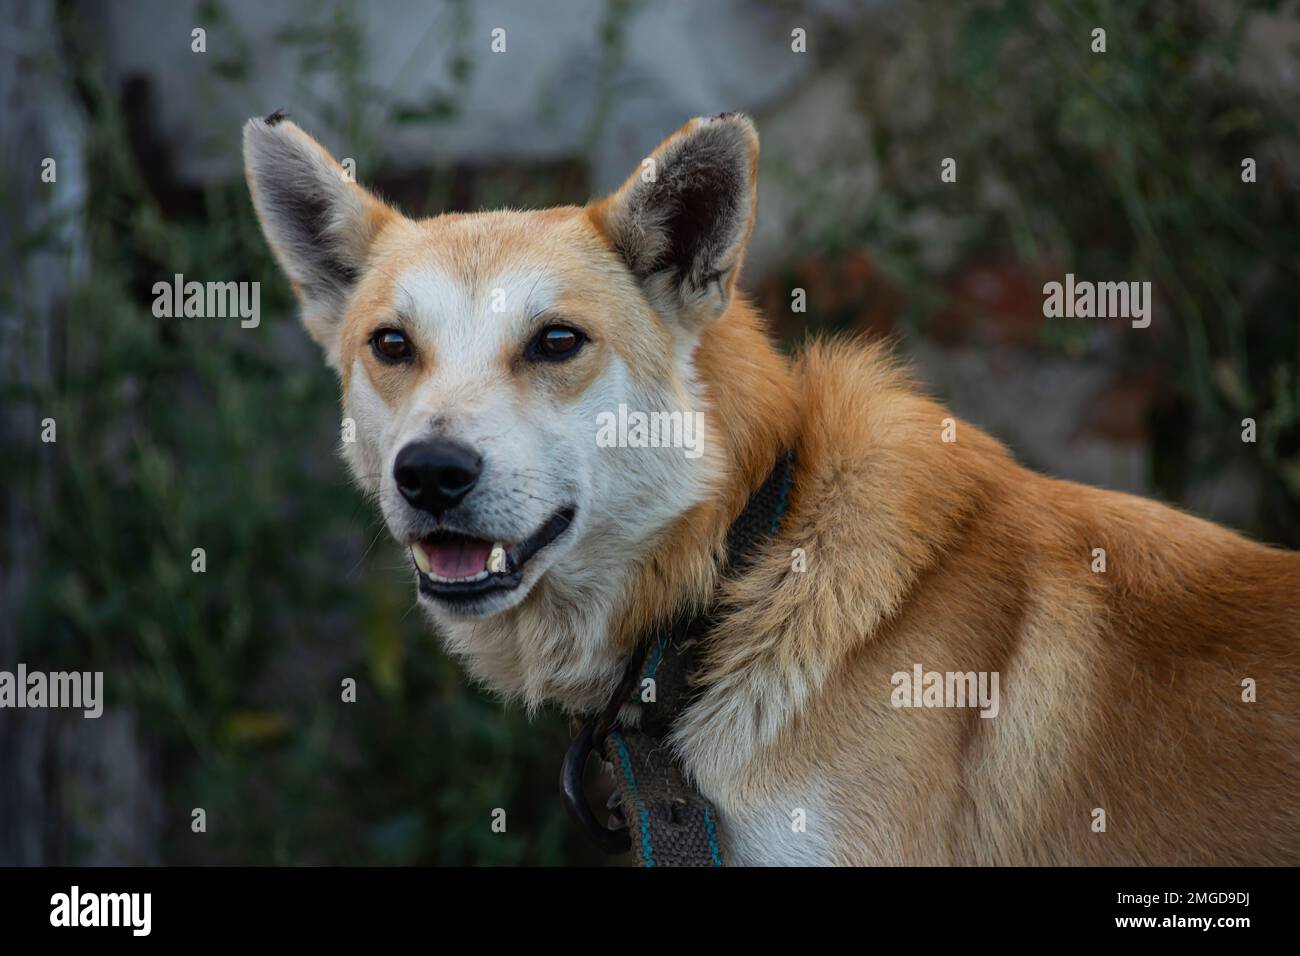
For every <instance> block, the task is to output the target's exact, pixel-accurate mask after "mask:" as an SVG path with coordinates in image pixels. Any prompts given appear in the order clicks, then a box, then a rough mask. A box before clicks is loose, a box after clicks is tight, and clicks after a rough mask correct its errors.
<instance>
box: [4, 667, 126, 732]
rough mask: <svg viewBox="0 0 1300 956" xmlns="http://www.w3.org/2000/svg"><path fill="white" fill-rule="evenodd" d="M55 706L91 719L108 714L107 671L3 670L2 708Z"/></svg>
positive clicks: (20, 668) (21, 668)
mask: <svg viewBox="0 0 1300 956" xmlns="http://www.w3.org/2000/svg"><path fill="white" fill-rule="evenodd" d="M5 707H15V708H23V707H55V708H72V709H73V710H78V709H79V710H81V711H82V716H84V717H88V718H90V719H91V720H94V719H95V718H97V717H99V716H100V715H101V714H102V713H103V712H104V672H103V671H84V672H83V671H54V672H53V673H48V674H47V673H46V672H44V671H29V670H28V669H27V665H26V664H19V665H18V670H17V672H11V671H0V708H5Z"/></svg>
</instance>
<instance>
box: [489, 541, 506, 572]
mask: <svg viewBox="0 0 1300 956" xmlns="http://www.w3.org/2000/svg"><path fill="white" fill-rule="evenodd" d="M487 569H488V570H489V571H491V572H492V573H493V574H501V573H502V572H503V571H505V569H506V549H505V545H503V544H502V543H501V542H500V541H498V542H496V544H494V545H492V553H491V554H489V555H488V561H487Z"/></svg>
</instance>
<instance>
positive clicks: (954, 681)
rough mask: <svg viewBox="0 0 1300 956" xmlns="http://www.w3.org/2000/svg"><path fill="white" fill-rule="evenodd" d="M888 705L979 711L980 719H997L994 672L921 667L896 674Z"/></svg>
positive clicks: (996, 685)
mask: <svg viewBox="0 0 1300 956" xmlns="http://www.w3.org/2000/svg"><path fill="white" fill-rule="evenodd" d="M889 683H890V684H892V685H893V686H894V690H893V692H892V693H891V694H890V695H889V702H890V703H891V704H893V705H894V706H895V707H978V708H979V709H980V716H981V717H987V718H992V717H996V716H997V715H998V709H999V704H998V672H997V671H927V670H925V669H924V668H923V667H921V665H920V664H913V665H912V670H911V671H910V672H909V671H896V672H895V673H894V674H893V675H892V676H891V677H890V678H889Z"/></svg>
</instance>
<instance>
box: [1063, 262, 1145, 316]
mask: <svg viewBox="0 0 1300 956" xmlns="http://www.w3.org/2000/svg"><path fill="white" fill-rule="evenodd" d="M1043 316H1044V317H1046V318H1049V319H1132V320H1133V328H1135V329H1145V328H1146V327H1147V326H1148V325H1150V324H1151V283H1150V282H1089V281H1087V280H1086V279H1085V280H1080V281H1078V282H1076V281H1075V280H1074V273H1073V272H1067V273H1066V274H1065V282H1064V283H1061V282H1048V283H1047V284H1046V285H1044V286H1043Z"/></svg>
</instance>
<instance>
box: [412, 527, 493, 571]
mask: <svg viewBox="0 0 1300 956" xmlns="http://www.w3.org/2000/svg"><path fill="white" fill-rule="evenodd" d="M420 547H422V548H423V549H424V553H425V555H426V556H427V557H428V559H429V570H430V571H432V572H433V573H434V574H436V575H438V577H440V578H472V577H474V575H476V574H478V573H479V572H481V571H483V570H484V569H485V568H487V560H488V555H489V554H491V553H492V542H491V541H484V540H482V539H481V538H462V537H460V536H456V537H446V538H443V537H439V538H433V539H431V540H427V541H421V542H420Z"/></svg>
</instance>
